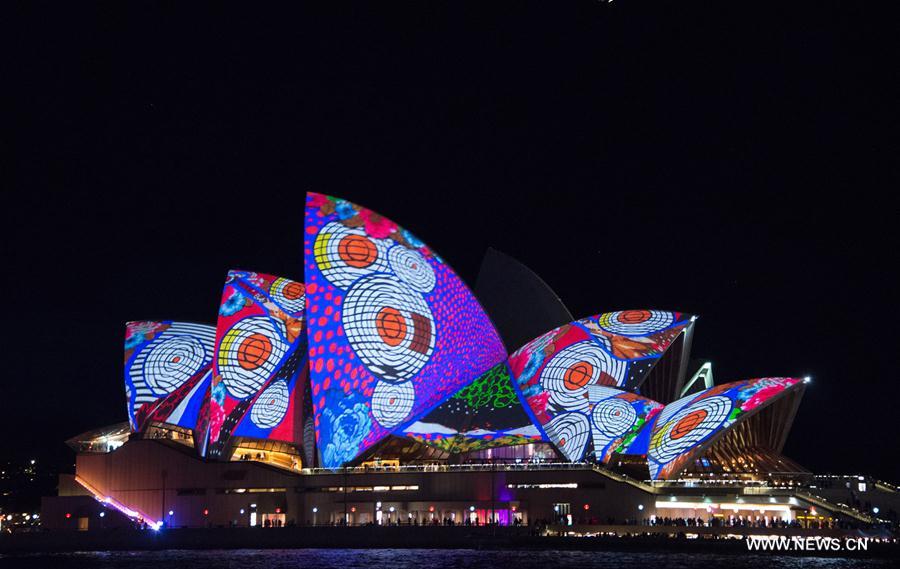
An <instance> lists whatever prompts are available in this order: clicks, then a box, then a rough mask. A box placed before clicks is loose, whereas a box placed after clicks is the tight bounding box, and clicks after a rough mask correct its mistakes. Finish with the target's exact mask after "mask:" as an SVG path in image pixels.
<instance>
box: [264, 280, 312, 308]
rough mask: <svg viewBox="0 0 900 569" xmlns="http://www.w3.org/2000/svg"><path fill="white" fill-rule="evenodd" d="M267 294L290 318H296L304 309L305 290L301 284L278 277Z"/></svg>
mask: <svg viewBox="0 0 900 569" xmlns="http://www.w3.org/2000/svg"><path fill="white" fill-rule="evenodd" d="M269 294H271V295H272V300H274V301H275V302H276V303H277V304H278V306H280V307H281V308H282V309H283V310H284V311H285V312H287V313H288V314H290V315H291V316H297V315H298V314H299V313H301V312H303V309H304V308H305V307H306V288H305V287H304V286H303V283H298V282H297V281H293V280H291V279H286V278H284V277H279V278H277V279H275V282H273V283H272V287H271V289H270V290H269Z"/></svg>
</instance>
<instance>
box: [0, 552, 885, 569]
mask: <svg viewBox="0 0 900 569" xmlns="http://www.w3.org/2000/svg"><path fill="white" fill-rule="evenodd" d="M895 563H896V559H849V558H833V557H829V558H825V557H816V556H814V555H809V556H776V555H760V554H750V553H748V554H746V555H743V554H735V553H731V554H714V553H709V554H704V553H700V554H698V553H664V552H646V553H645V552H638V553H635V552H607V551H600V552H597V551H592V552H588V551H485V550H472V549H452V550H447V549H265V550H253V549H240V550H205V551H197V550H191V551H188V550H168V551H107V552H103V551H101V552H74V553H56V554H50V553H47V554H45V553H30V554H18V555H0V567H3V568H6V567H10V568H13V567H15V568H19V567H21V568H24V569H76V568H82V567H83V568H90V569H161V568H165V569H175V568H181V567H185V568H189V569H306V568H309V569H425V568H427V569H493V568H494V567H502V568H503V569H547V568H549V567H578V568H579V569H592V568H609V569H622V568H623V567H679V568H687V569H691V568H695V567H696V568H697V569H701V568H702V569H709V568H710V567H728V568H729V569H743V568H747V569H750V568H753V569H760V568H765V569H782V568H784V569H805V568H811V567H826V568H834V569H845V568H847V569H851V568H857V567H859V568H863V567H885V568H886V567H893V566H895V565H894V564H895Z"/></svg>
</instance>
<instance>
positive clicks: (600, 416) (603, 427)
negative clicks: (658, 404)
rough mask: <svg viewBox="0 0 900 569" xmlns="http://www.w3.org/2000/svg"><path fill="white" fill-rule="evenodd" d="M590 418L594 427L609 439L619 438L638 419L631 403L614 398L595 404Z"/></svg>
mask: <svg viewBox="0 0 900 569" xmlns="http://www.w3.org/2000/svg"><path fill="white" fill-rule="evenodd" d="M591 417H592V419H593V421H594V427H595V428H596V429H597V430H598V431H599V432H600V433H602V434H603V435H605V436H607V437H610V438H615V437H620V436H622V435H624V434H625V433H627V432H628V431H629V430H630V429H631V427H633V426H634V424H635V422H636V421H637V419H638V415H637V412H636V411H635V410H634V407H633V406H632V405H631V403H629V402H628V401H625V400H624V399H619V398H615V397H614V398H612V399H606V400H604V401H601V402H600V403H597V404H596V405H595V406H594V411H593V412H592V413H591Z"/></svg>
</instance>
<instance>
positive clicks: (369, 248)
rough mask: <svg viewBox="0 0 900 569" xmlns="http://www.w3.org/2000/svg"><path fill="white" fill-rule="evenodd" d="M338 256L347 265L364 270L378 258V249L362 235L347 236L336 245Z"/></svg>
mask: <svg viewBox="0 0 900 569" xmlns="http://www.w3.org/2000/svg"><path fill="white" fill-rule="evenodd" d="M338 255H340V257H341V260H342V261H344V262H345V263H347V265H349V266H351V267H353V268H355V269H364V268H366V267H368V266H369V265H371V264H372V263H374V262H375V259H377V258H378V249H376V248H375V244H374V243H372V241H371V240H370V239H367V238H365V237H363V236H362V235H347V236H345V237H344V238H343V239H341V241H340V243H338Z"/></svg>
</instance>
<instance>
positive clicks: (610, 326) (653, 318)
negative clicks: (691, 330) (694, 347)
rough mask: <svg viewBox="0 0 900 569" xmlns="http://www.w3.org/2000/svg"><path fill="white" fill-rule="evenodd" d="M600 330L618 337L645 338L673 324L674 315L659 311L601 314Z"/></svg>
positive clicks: (599, 320) (626, 311)
mask: <svg viewBox="0 0 900 569" xmlns="http://www.w3.org/2000/svg"><path fill="white" fill-rule="evenodd" d="M597 323H598V324H599V325H600V327H601V328H603V329H604V330H606V331H607V332H610V333H611V334H616V335H619V336H646V335H647V334H653V333H654V332H659V331H660V330H664V329H666V328H668V327H669V326H671V325H672V324H674V323H675V314H673V313H672V312H663V311H660V310H621V311H618V312H607V313H605V314H601V315H600V316H599V318H598V319H597Z"/></svg>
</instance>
